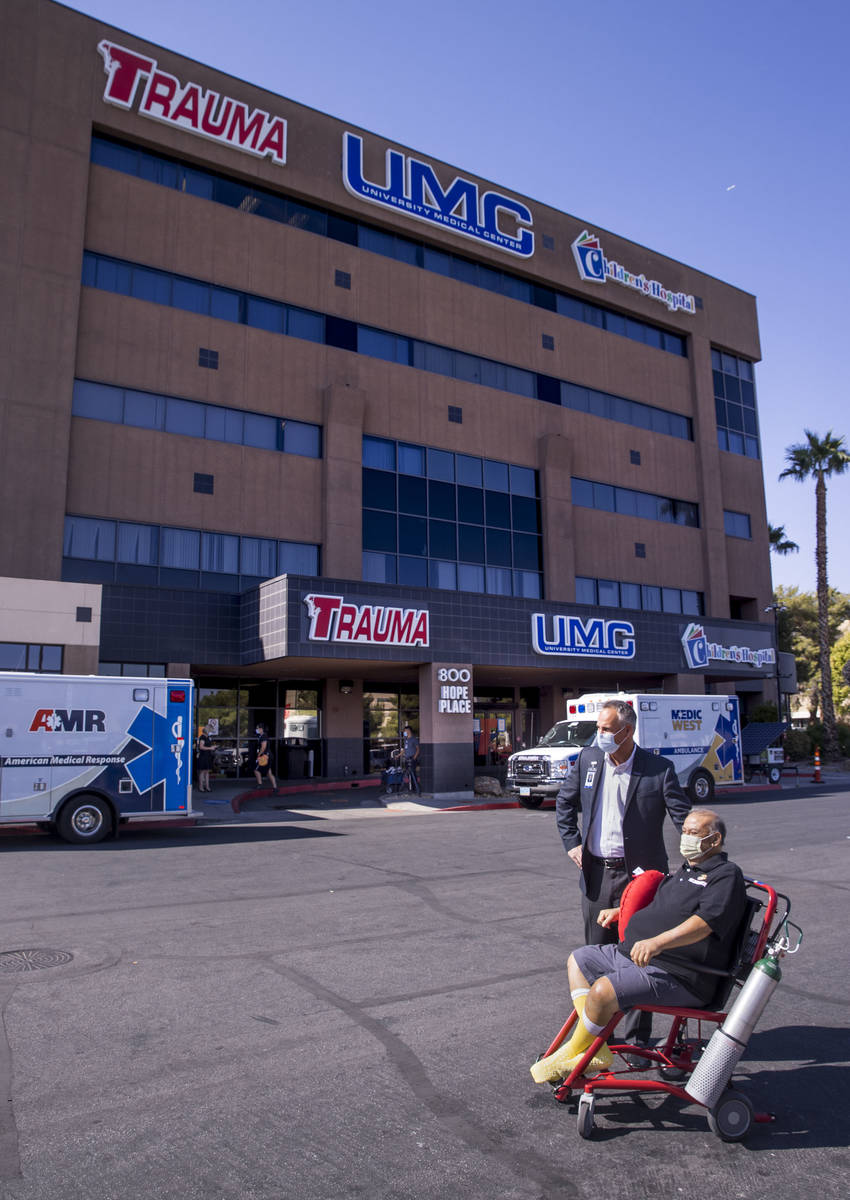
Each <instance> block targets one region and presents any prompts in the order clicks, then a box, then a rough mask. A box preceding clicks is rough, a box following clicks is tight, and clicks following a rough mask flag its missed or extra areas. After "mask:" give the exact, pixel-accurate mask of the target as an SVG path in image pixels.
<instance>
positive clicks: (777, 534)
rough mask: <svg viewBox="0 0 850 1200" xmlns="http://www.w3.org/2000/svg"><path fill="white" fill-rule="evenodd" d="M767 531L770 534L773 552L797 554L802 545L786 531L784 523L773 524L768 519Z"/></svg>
mask: <svg viewBox="0 0 850 1200" xmlns="http://www.w3.org/2000/svg"><path fill="white" fill-rule="evenodd" d="M767 532H768V534H769V535H770V550H771V553H772V554H782V555H785V554H796V553H797V551H798V550H799V549H800V547H799V546H798V545H797V543H796V542H792V541H791V539H790V538H789V537H788V536H787V534H786V533H785V526H784V525H771V524H770V522H769V521H768V523H767Z"/></svg>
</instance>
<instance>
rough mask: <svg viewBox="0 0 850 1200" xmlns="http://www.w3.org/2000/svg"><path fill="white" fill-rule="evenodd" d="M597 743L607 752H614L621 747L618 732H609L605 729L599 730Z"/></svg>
mask: <svg viewBox="0 0 850 1200" xmlns="http://www.w3.org/2000/svg"><path fill="white" fill-rule="evenodd" d="M596 744H597V746H598V747H599V749H600V750H602V751H603V753H605V754H613V753H614V751H615V750H616V749H618V747H619V742H618V741H617V735H616V733H608V732H607V731H603V730H597V732H596Z"/></svg>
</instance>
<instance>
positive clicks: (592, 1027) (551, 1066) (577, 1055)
mask: <svg viewBox="0 0 850 1200" xmlns="http://www.w3.org/2000/svg"><path fill="white" fill-rule="evenodd" d="M586 999H587V992H586V991H585V992H584V994H583V995H581V996H577V997H575V1000H576V1012H578V1013H579V1018H578V1020H577V1021H576V1025H575V1030H574V1032H573V1035H572V1037H571V1038H570V1040H569V1041H568V1042H566V1043H565V1044H564V1045H563V1046H561V1047H560V1049H558V1050H556V1051H555V1052H554V1054H549V1055H547V1056H546V1058H541V1059H540V1061H539V1062H536V1063H534V1065H533V1066H532V1068H531V1077H532V1079H533V1080H534V1082H535V1083H551V1081H552V1080H554V1079H563V1077H564V1076H565V1075H568V1074H569V1073H570V1071H572V1070H574V1069H575V1067H576V1066H577V1065H578V1062H579V1060H580V1059H581V1058H582V1057H583V1056H584V1054H585V1053H586V1052H587V1050H588V1049H589V1047H590V1045H591V1043H592V1042H593V1041H594V1040H595V1039H596V1038H598V1037H599V1035H600V1033H602V1030H603V1029H604V1028H605V1026H604V1025H597V1024H595V1022H593V1021H591V1020H590V1018H589V1017H588V1016H587V1013H586V1012H584V1006H585V1001H586ZM579 1004H580V1005H581V1011H580V1012H579ZM613 1061H614V1056H613V1054H612V1053H611V1051H610V1050H609V1049H608V1047H607V1046H606V1045H605V1044H604V1043H603V1045H601V1046H600V1047H599V1049H598V1050H597V1051H596V1054H595V1055H594V1057H593V1058H592V1059H591V1061H590V1062H589V1063H588V1065H587V1068H586V1070H587V1071H591V1070H592V1071H602V1070H604V1069H605V1068H606V1067H609V1066H610V1065H611V1063H612V1062H613Z"/></svg>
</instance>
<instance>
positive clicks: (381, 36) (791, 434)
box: [71, 0, 850, 592]
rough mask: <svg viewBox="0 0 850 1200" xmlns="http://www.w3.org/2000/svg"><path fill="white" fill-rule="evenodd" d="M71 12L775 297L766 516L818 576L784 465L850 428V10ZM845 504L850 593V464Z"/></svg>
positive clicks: (603, 7)
mask: <svg viewBox="0 0 850 1200" xmlns="http://www.w3.org/2000/svg"><path fill="white" fill-rule="evenodd" d="M71 7H74V8H77V9H78V10H79V11H81V12H85V13H88V14H89V15H91V16H95V17H99V18H101V19H102V20H104V21H107V22H109V23H110V24H112V25H116V26H118V27H119V28H122V29H125V30H128V31H130V32H131V33H135V34H137V35H138V36H140V37H144V38H147V39H149V40H150V41H153V42H157V43H159V44H160V45H163V46H167V47H169V48H170V49H173V50H176V51H178V52H180V53H181V54H184V55H187V56H189V57H191V58H196V59H199V60H200V61H202V62H206V63H209V64H210V65H211V66H213V67H216V68H218V69H220V70H222V71H226V72H229V73H230V74H233V75H236V76H239V77H241V78H243V79H246V80H249V81H250V82H252V83H256V84H259V85H261V86H263V87H266V88H269V89H271V90H272V91H275V92H277V93H279V94H281V95H283V96H287V97H289V98H291V99H293V100H296V101H298V102H299V103H301V104H307V105H310V106H311V107H313V108H317V109H320V110H321V111H322V112H326V113H330V114H332V115H333V116H337V117H340V118H342V119H344V120H347V121H350V122H352V123H353V124H355V125H359V126H363V127H365V128H366V129H368V130H370V131H373V132H375V133H378V134H382V135H384V136H386V137H387V138H390V139H392V140H394V141H398V142H400V143H402V144H403V145H408V146H411V147H413V148H415V149H417V150H419V151H422V152H423V153H424V154H425V155H426V156H431V157H433V158H440V159H443V160H445V161H447V162H449V163H452V164H454V165H456V166H458V167H460V168H462V169H465V170H467V171H469V172H471V173H474V174H478V175H481V176H484V177H485V178H487V179H492V180H494V181H496V182H498V183H500V184H503V185H505V186H506V187H507V188H509V189H511V190H513V191H516V192H519V193H520V194H524V195H527V196H531V197H533V198H534V199H536V200H540V201H542V202H544V203H546V204H550V205H553V206H554V207H556V208H559V209H561V210H562V211H563V212H567V213H571V214H573V215H575V216H578V217H581V218H582V219H584V220H586V221H587V222H588V224H590V225H595V226H597V227H601V228H603V229H609V230H613V231H614V232H616V233H618V234H621V235H623V236H624V237H628V238H631V239H632V240H634V241H636V242H640V243H642V244H644V245H646V246H649V247H651V248H652V249H654V250H657V251H659V252H661V253H664V254H668V255H670V256H671V257H673V258H676V259H679V260H681V261H682V262H686V263H689V264H691V265H693V266H696V267H698V268H699V269H700V270H703V271H706V272H708V273H709V274H711V275H715V276H717V277H719V278H720V279H724V280H726V281H728V282H729V283H733V284H735V285H736V286H738V287H741V288H744V289H745V290H746V291H749V292H752V293H754V294H755V295H756V296H757V298H758V308H759V320H760V327H761V339H762V359H763V361H762V363H761V364H760V365H759V366H758V367H757V369H756V387H757V393H758V403H759V413H760V419H761V438H762V454H763V461H764V475H765V486H766V491H767V511H768V518H769V520H770V521H771V522H772V524H774V525H784V526H785V529H786V532H787V534H788V535H789V536H790V537H791V538H792V539H793V540H794V541H796V542H798V543H799V545H800V553H799V554H797V555H791V556H788V557H787V558H784V559H776V558H774V564H773V571H774V582H775V584H784V585H797V586H799V587H801V588H802V589H804V590H813V589H814V584H815V569H814V489H813V487H812V485H811V484H797V483H794V482H793V481H786V482H784V483H781V484H780V483H778V482H777V477H778V475H779V473H780V471H781V470H782V469H783V467H784V465H785V449H786V447H787V446H789V445H791V444H792V443H794V442H797V441H801V440H802V438H803V429H804V428H809V429H812V430H814V431H815V432H816V433H818V434H821V435H823V434H824V433H826V431H827V430H829V429H832V430H833V431H834V432H836V433H839V434H844V435H845V437H847V438H848V442H849V443H850V404H848V392H849V391H850V389H848V383H850V369H848V348H850V332H848V330H847V329H846V326H847V315H846V309H847V307H848V288H850V272H848V270H847V268H848V265H850V253H848V250H850V245H848V243H850V211H849V210H850V204H848V178H849V177H850V159H849V158H848V129H850V101H848V95H847V90H846V89H847V80H848V67H847V47H848V34H850V6H848V5H847V4H846V3H845V2H842V0H810V2H809V3H808V4H800V3H791V2H790V0H595V3H587V2H585V3H577V2H575V0H525V2H524V3H508V2H507V0H491V2H490V3H486V2H485V0H463V2H462V3H458V2H457V0H429V2H428V3H427V4H419V3H417V4H411V3H405V0H366V3H353V2H352V0H313V3H304V0H300V2H299V3H292V2H289V0H239V3H236V4H229V5H224V4H222V5H217V4H213V3H210V0H78V2H77V3H74V4H72V5H71ZM733 185H734V186H733ZM842 270H843V271H845V277H844V282H843V283H842V275H841V272H842ZM828 504H829V513H830V521H829V534H830V537H829V545H830V558H829V578H830V583H831V584H832V586H833V587H837V588H839V589H840V590H841V591H844V592H850V538H848V536H847V534H846V531H845V529H846V524H847V519H848V508H850V472H848V473H847V474H846V475H845V476H843V477H839V478H837V479H835V480H833V482H832V483H831V485H830V487H829V493H828Z"/></svg>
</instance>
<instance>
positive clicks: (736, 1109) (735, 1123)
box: [708, 1088, 753, 1142]
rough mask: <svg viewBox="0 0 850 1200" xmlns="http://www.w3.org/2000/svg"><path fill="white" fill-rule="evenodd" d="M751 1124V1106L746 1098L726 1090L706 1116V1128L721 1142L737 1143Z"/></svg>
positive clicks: (746, 1132) (738, 1093) (747, 1131)
mask: <svg viewBox="0 0 850 1200" xmlns="http://www.w3.org/2000/svg"><path fill="white" fill-rule="evenodd" d="M752 1123H753V1106H752V1104H751V1103H750V1101H749V1099H748V1098H747V1097H746V1096H743V1095H741V1093H740V1092H736V1091H733V1090H732V1088H728V1089H727V1090H726V1091H725V1092H724V1093H723V1095H722V1096H721V1097H720V1099H719V1100H718V1101H717V1103H716V1104H715V1106H714V1108H713V1109H712V1110H711V1112H710V1113H709V1114H708V1127H709V1129H710V1130H711V1132H712V1133H714V1134H716V1135H717V1137H719V1138H720V1140H721V1141H723V1142H739V1141H740V1140H741V1138H744V1137H746V1136H747V1134H748V1133H749V1130H750V1126H751V1125H752Z"/></svg>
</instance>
